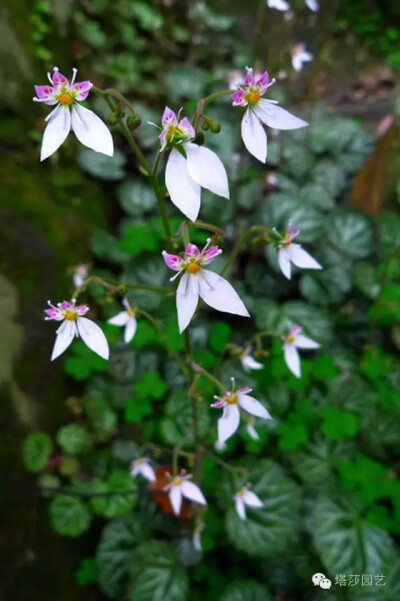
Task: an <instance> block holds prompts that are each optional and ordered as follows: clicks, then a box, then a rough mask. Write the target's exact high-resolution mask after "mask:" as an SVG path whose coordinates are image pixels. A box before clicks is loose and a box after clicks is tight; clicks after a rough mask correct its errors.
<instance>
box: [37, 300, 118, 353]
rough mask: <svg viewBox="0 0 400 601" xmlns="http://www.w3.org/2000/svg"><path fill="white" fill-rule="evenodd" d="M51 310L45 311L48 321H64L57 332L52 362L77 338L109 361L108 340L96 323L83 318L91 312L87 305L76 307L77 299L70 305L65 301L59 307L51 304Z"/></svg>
mask: <svg viewBox="0 0 400 601" xmlns="http://www.w3.org/2000/svg"><path fill="white" fill-rule="evenodd" d="M48 302H49V305H50V307H51V308H50V309H45V311H44V312H45V313H46V315H47V317H45V319H46V320H54V321H62V322H63V323H62V324H61V326H60V327H59V328H58V330H57V331H56V334H57V337H56V341H55V344H54V348H53V352H52V355H51V361H54V359H57V357H59V356H60V355H61V354H62V353H63V352H64V351H65V350H66V349H67V348H68V347H69V345H70V344H71V342H72V341H73V339H74V338H75V337H79V336H80V337H81V338H82V340H83V342H84V343H85V344H86V346H88V347H89V348H90V350H92V351H93V352H94V353H97V354H98V355H100V357H102V358H103V359H108V357H109V355H110V349H109V348H108V342H107V338H106V337H105V336H104V334H103V332H102V330H101V329H100V328H99V326H98V325H97V324H95V323H94V321H91V320H90V319H87V318H86V317H83V315H86V313H87V312H88V311H89V307H87V306H85V305H80V306H78V307H76V306H75V302H76V301H75V299H73V300H72V301H71V302H70V303H69V302H67V301H63V302H62V303H58V305H57V307H55V306H54V305H52V304H51V302H50V301H48Z"/></svg>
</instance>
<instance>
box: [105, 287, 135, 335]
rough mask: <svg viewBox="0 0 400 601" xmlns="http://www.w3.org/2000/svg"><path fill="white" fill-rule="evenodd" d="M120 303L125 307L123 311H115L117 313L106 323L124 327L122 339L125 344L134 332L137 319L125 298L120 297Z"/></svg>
mask: <svg viewBox="0 0 400 601" xmlns="http://www.w3.org/2000/svg"><path fill="white" fill-rule="evenodd" d="M122 304H123V305H124V307H125V311H121V312H120V313H117V315H115V316H114V317H111V319H109V320H108V322H107V323H110V324H111V325H113V326H122V327H125V334H124V340H125V342H126V344H128V343H129V342H130V341H131V340H132V339H133V337H134V335H135V334H136V328H137V320H136V316H135V312H134V310H133V309H132V307H131V306H130V304H129V301H128V299H127V298H123V299H122Z"/></svg>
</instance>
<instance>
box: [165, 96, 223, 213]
mask: <svg viewBox="0 0 400 601" xmlns="http://www.w3.org/2000/svg"><path fill="white" fill-rule="evenodd" d="M162 125H163V130H162V132H161V134H160V142H161V150H163V149H164V148H165V147H166V146H167V145H172V149H171V152H170V154H169V157H168V160H167V165H166V168H165V184H166V186H167V190H168V193H169V195H170V197H171V201H172V202H173V203H174V205H175V206H176V207H178V209H179V210H180V211H182V213H183V214H184V215H186V217H188V218H189V219H190V220H191V221H196V219H197V216H198V214H199V210H200V202H201V188H206V189H207V190H210V191H211V192H213V193H214V194H217V196H222V197H223V198H229V185H228V176H227V175H226V171H225V167H224V166H223V164H222V162H221V160H220V159H219V158H218V157H217V155H216V154H215V152H213V151H212V150H210V149H209V148H205V147H204V146H198V145H197V144H194V143H193V142H192V141H191V140H193V139H194V137H195V135H196V132H195V130H194V128H193V126H192V125H191V123H190V121H189V120H188V119H187V118H186V117H185V118H184V119H182V120H181V121H178V116H177V115H176V114H175V113H174V111H172V110H171V109H170V108H168V107H166V108H165V111H164V114H163V116H162Z"/></svg>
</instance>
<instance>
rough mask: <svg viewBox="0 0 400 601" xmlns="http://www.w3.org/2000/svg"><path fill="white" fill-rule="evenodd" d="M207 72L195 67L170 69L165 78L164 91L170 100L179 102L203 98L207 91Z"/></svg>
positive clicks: (177, 66)
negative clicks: (186, 99) (183, 99)
mask: <svg viewBox="0 0 400 601" xmlns="http://www.w3.org/2000/svg"><path fill="white" fill-rule="evenodd" d="M206 79H207V72H206V71H205V70H204V69H201V68H200V67H195V66H194V65H191V66H189V65H188V66H187V67H182V65H176V66H172V67H170V68H169V69H168V70H167V71H166V73H165V76H164V86H165V87H164V89H165V93H166V94H167V96H168V98H171V100H174V101H178V100H181V99H182V98H201V97H202V96H203V92H204V89H205V83H206Z"/></svg>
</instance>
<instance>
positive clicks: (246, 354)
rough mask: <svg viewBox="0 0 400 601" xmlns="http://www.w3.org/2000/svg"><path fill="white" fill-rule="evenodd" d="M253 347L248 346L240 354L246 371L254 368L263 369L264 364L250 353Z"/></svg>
mask: <svg viewBox="0 0 400 601" xmlns="http://www.w3.org/2000/svg"><path fill="white" fill-rule="evenodd" d="M250 351H251V348H250V347H247V348H246V349H245V350H244V351H243V353H242V354H241V355H240V362H241V364H242V367H243V369H244V371H251V370H252V369H263V367H264V365H263V364H262V363H259V362H258V361H256V360H255V359H254V357H252V356H251V355H250Z"/></svg>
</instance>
